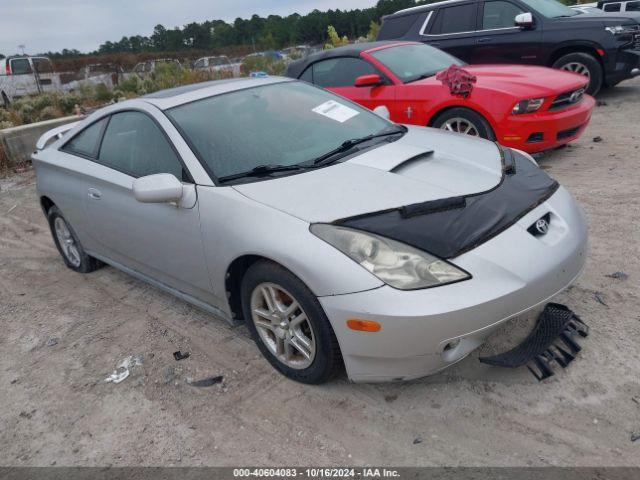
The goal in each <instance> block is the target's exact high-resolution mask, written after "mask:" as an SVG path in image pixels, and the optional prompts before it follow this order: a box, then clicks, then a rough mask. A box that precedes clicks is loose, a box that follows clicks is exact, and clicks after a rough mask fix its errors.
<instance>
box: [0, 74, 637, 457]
mask: <svg viewBox="0 0 640 480" xmlns="http://www.w3.org/2000/svg"><path fill="white" fill-rule="evenodd" d="M599 100H600V101H601V103H602V102H605V103H606V104H603V105H600V106H598V107H597V108H596V110H595V113H594V116H593V119H592V122H591V125H590V126H589V128H588V130H587V132H586V133H585V134H584V135H583V137H582V139H581V140H579V141H577V142H575V143H574V144H573V145H572V146H570V147H568V148H565V149H563V150H560V151H556V152H554V153H552V154H548V155H546V156H544V157H543V158H542V159H540V164H541V165H542V166H543V168H545V169H546V170H547V171H548V172H549V173H550V174H551V175H552V176H554V177H555V178H556V179H558V180H559V181H560V182H561V183H563V184H564V185H565V186H567V187H568V189H569V190H570V191H571V192H572V193H573V195H575V197H576V198H577V199H578V200H579V201H580V203H581V204H582V205H583V207H584V209H585V211H586V214H587V217H588V221H589V229H590V251H589V258H588V262H587V266H586V270H585V272H584V274H583V275H582V277H581V278H580V279H579V281H578V282H577V284H576V285H575V286H574V287H572V288H571V289H569V290H568V291H567V292H565V293H563V294H562V295H561V297H560V298H559V301H561V302H563V303H566V304H567V305H569V306H570V307H571V308H573V309H574V310H576V311H577V312H578V313H579V314H580V315H581V316H582V318H583V319H584V321H585V322H586V323H587V324H588V325H589V326H590V327H591V335H590V337H589V338H588V339H586V340H585V341H583V342H582V345H583V346H584V350H583V351H582V353H581V354H580V355H579V357H578V359H577V360H576V361H575V362H573V363H572V364H571V365H570V366H569V368H567V369H566V370H562V369H557V374H556V375H555V376H554V377H552V378H551V379H549V380H547V381H544V382H543V383H538V382H537V381H536V380H535V379H534V378H533V376H532V375H531V374H530V373H529V372H528V371H527V370H526V369H517V370H505V369H499V368H492V367H488V366H485V365H482V364H480V363H479V362H478V360H477V358H478V353H477V352H476V353H474V354H473V355H471V356H470V357H469V358H467V359H466V360H464V361H463V362H461V363H460V364H458V365H456V366H454V367H452V368H450V369H448V370H446V371H444V372H443V373H441V374H439V375H436V376H433V377H430V378H426V379H422V380H419V381H414V382H407V383H397V384H382V385H355V384H351V383H349V382H348V381H347V380H346V379H345V378H342V379H339V380H337V381H334V382H332V383H330V384H327V385H323V386H305V385H300V384H296V383H293V382H291V381H289V380H287V379H285V378H284V377H282V376H280V375H279V374H277V373H276V372H275V371H274V370H273V369H272V368H271V367H270V366H269V365H268V364H267V362H266V361H265V360H263V358H262V357H261V355H260V353H259V352H258V350H257V348H256V347H255V346H254V344H253V343H252V341H251V340H250V338H249V335H248V332H247V330H246V329H245V328H244V327H240V328H236V329H232V328H230V327H229V326H227V325H226V324H225V323H224V322H223V321H221V320H219V319H216V318H214V317H212V316H210V315H208V314H206V313H203V312H201V311H199V310H197V309H195V308H192V307H191V306H189V305H187V304H185V303H184V302H182V301H180V300H177V299H175V298H173V297H171V296H169V295H167V294H165V293H162V292H160V291H158V290H157V289H155V288H153V287H150V286H148V285H146V284H144V283H141V282H139V281H137V280H134V279H132V278H130V277H128V276H127V275H125V274H123V273H120V272H118V271H116V270H114V269H113V268H104V269H102V270H99V271H98V272H95V273H93V274H90V275H85V276H83V275H80V274H77V273H74V272H72V271H71V270H69V269H67V268H66V267H65V266H64V265H63V263H62V260H61V259H60V257H59V256H58V253H57V251H56V250H55V249H54V246H53V242H52V240H51V237H50V234H49V231H48V229H47V225H46V223H45V220H44V217H43V215H42V213H41V211H40V209H39V207H38V205H37V200H36V197H35V192H34V182H35V178H34V176H33V172H26V173H24V174H21V175H15V176H13V177H10V178H7V179H4V180H0V326H1V328H2V333H1V334H0V464H1V465H32V466H46V465H86V466H105V465H160V466H169V465H227V466H235V465H271V466H286V465H372V464H374V465H381V464H382V465H394V466H426V465H438V466H441V465H456V466H458V465H464V466H470V465H474V466H481V465H493V466H524V465H535V466H545V465H562V466H568V465H576V466H604V465H636V466H638V465H640V440H637V441H633V440H632V438H635V435H640V382H639V372H640V355H638V352H639V348H638V346H639V345H640V298H639V294H640V289H639V288H638V286H639V284H640V282H639V280H640V254H639V252H640V248H639V247H638V245H639V244H640V221H639V219H640V173H639V162H640V150H639V149H638V146H639V144H640V141H639V137H640V131H639V130H638V125H640V121H638V115H639V114H640V79H637V80H634V81H628V82H625V83H623V84H622V85H620V86H619V87H617V88H615V89H613V90H608V91H605V92H603V93H602V94H601V95H600V96H599ZM596 136H599V137H601V139H602V140H601V141H600V142H595V141H594V140H593V138H594V137H596ZM618 271H621V272H624V273H626V274H627V275H628V278H626V279H621V278H610V277H608V276H607V275H608V274H612V273H614V272H618ZM530 324H531V320H527V319H523V320H521V321H518V322H514V323H513V324H511V325H509V326H508V328H505V329H503V331H501V332H500V333H498V334H497V336H496V337H495V338H494V339H492V341H491V343H490V344H489V345H488V346H486V347H484V349H485V351H486V350H494V351H497V350H498V349H499V348H505V347H506V346H508V345H510V344H513V343H514V341H515V339H516V338H517V337H521V336H522V335H524V334H525V333H526V330H525V329H526V327H527V325H530ZM178 349H180V350H183V351H188V352H191V356H190V358H188V359H186V360H182V361H180V362H176V361H175V360H174V359H173V357H172V353H173V352H174V351H176V350H178ZM128 356H133V357H140V360H141V365H136V366H134V367H132V369H131V375H130V376H129V378H127V379H126V380H124V381H123V382H122V383H119V384H113V383H105V381H104V379H105V378H106V377H107V376H108V375H109V374H110V373H111V372H112V371H113V370H114V369H115V368H116V366H117V365H118V364H119V363H120V362H121V361H122V360H123V359H125V358H127V357H128ZM211 375H224V381H223V383H221V384H218V385H214V386H212V387H209V388H195V387H193V386H191V385H189V384H188V383H187V379H189V378H193V379H199V378H203V377H207V376H211Z"/></svg>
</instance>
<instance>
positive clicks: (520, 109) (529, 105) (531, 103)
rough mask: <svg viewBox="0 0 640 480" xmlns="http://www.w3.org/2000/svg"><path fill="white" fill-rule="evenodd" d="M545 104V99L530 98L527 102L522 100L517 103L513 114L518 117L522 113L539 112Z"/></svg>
mask: <svg viewBox="0 0 640 480" xmlns="http://www.w3.org/2000/svg"><path fill="white" fill-rule="evenodd" d="M543 103H544V98H530V99H527V100H521V101H519V102H518V103H516V106H515V107H513V110H512V111H511V113H513V114H514V115H518V114H520V113H531V112H535V111H536V110H539V109H540V107H541V106H542V104H543Z"/></svg>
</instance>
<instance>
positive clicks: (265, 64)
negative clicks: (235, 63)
mask: <svg viewBox="0 0 640 480" xmlns="http://www.w3.org/2000/svg"><path fill="white" fill-rule="evenodd" d="M286 69H287V65H286V63H285V62H284V61H282V60H276V59H274V58H273V57H268V56H266V55H251V56H250V57H246V58H245V59H244V62H243V63H242V71H243V72H244V73H245V74H246V75H249V74H250V73H251V72H266V73H268V74H269V75H282V74H284V71H285V70H286Z"/></svg>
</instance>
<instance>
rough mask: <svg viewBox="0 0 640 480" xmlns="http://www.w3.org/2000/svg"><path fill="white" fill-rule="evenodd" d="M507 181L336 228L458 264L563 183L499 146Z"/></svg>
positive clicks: (371, 215) (344, 222)
mask: <svg viewBox="0 0 640 480" xmlns="http://www.w3.org/2000/svg"><path fill="white" fill-rule="evenodd" d="M498 148H499V150H500V154H501V157H502V179H501V180H500V182H499V183H498V185H497V186H495V187H493V188H492V189H491V190H487V191H485V192H480V193H474V194H472V195H466V196H460V197H451V198H444V199H440V200H434V201H429V202H424V203H417V204H413V205H406V206H404V207H400V208H395V209H391V210H384V211H380V212H373V213H367V214H364V215H358V216H355V217H350V218H345V219H341V220H337V221H336V222H334V224H336V225H342V226H345V227H349V228H354V229H358V230H363V231H365V232H370V233H375V234H377V235H381V236H383V237H387V238H391V239H393V240H397V241H399V242H403V243H406V244H408V245H411V246H413V247H416V248H419V249H420V250H424V251H426V252H429V253H431V254H433V255H436V256H438V257H440V258H454V257H457V256H458V255H461V254H463V253H465V252H468V251H469V250H472V249H473V248H476V247H477V246H479V245H481V244H482V243H484V242H486V241H488V240H490V239H491V238H493V237H494V236H496V235H498V234H499V233H500V232H502V231H504V230H505V229H507V228H509V227H510V226H511V225H513V224H514V223H516V222H517V221H518V220H519V219H520V218H522V217H523V216H524V215H526V214H527V213H529V212H530V211H531V210H533V209H534V208H536V207H537V206H538V205H540V204H541V203H542V202H544V201H546V200H547V199H548V198H549V197H551V195H553V194H554V193H555V191H556V190H557V189H558V186H559V185H558V182H556V181H555V180H553V179H552V178H551V177H549V175H547V174H546V173H545V172H543V171H542V170H541V169H540V168H538V167H537V166H536V165H534V164H533V163H532V162H530V161H529V160H528V159H527V158H526V157H524V156H523V155H521V154H520V153H518V152H514V151H513V150H510V149H507V148H503V147H501V146H498Z"/></svg>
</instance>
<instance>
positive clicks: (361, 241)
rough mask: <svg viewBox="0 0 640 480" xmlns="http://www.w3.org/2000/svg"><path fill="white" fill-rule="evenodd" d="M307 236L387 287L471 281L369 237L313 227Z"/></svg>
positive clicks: (436, 261) (407, 250)
mask: <svg viewBox="0 0 640 480" xmlns="http://www.w3.org/2000/svg"><path fill="white" fill-rule="evenodd" d="M310 230H311V233H313V234H314V235H316V236H317V237H319V238H321V239H322V240H324V241H325V242H327V243H329V244H330V245H333V246H334V247H336V248H337V249H338V250H340V251H341V252H342V253H344V254H345V255H347V256H348V257H349V258H351V259H352V260H354V261H355V262H356V263H359V264H360V265H362V266H363V267H364V268H366V269H367V270H369V272H371V273H372V274H374V275H375V276H376V277H378V278H379V279H380V280H382V281H383V282H384V283H386V284H387V285H390V286H392V287H395V288H398V289H400V290H415V289H418V288H427V287H434V286H437V285H445V284H447V283H453V282H459V281H460V280H466V279H469V278H471V275H469V274H468V273H467V272H465V271H464V270H461V269H459V268H457V267H455V266H454V265H452V264H450V263H449V262H446V261H444V260H441V259H439V258H437V257H434V256H433V255H430V254H428V253H427V252H423V251H421V250H418V249H417V248H413V247H410V246H409V245H405V244H403V243H400V242H396V241H395V240H391V239H389V238H384V237H380V236H378V235H374V234H372V233H366V232H362V231H360V230H353V229H350V228H344V227H337V226H335V225H328V224H323V223H317V224H315V225H311V229H310Z"/></svg>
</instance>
